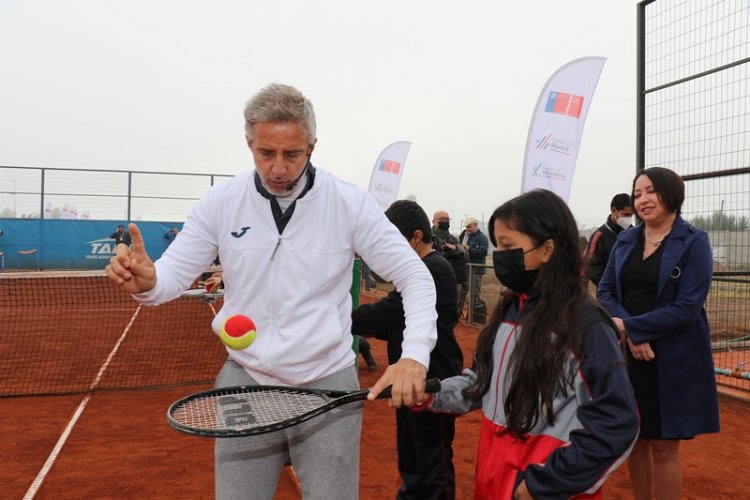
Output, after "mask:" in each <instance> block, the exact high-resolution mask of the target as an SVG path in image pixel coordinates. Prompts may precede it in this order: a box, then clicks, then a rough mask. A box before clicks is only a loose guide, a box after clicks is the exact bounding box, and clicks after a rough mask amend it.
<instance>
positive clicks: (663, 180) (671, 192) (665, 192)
mask: <svg viewBox="0 0 750 500" xmlns="http://www.w3.org/2000/svg"><path fill="white" fill-rule="evenodd" d="M642 175H645V176H646V177H648V178H649V180H650V181H651V183H652V184H653V185H654V191H655V192H656V194H657V195H658V196H659V199H660V200H661V202H662V203H663V204H664V207H665V208H666V209H667V210H669V211H670V212H679V211H680V209H681V208H682V202H683V201H685V183H684V182H683V181H682V177H680V176H679V175H677V173H675V172H673V171H672V170H669V169H668V168H664V167H651V168H647V169H644V170H641V171H640V172H638V173H637V174H636V176H635V179H633V189H632V191H631V193H632V197H633V200H635V181H637V180H638V178H639V177H640V176H642Z"/></svg>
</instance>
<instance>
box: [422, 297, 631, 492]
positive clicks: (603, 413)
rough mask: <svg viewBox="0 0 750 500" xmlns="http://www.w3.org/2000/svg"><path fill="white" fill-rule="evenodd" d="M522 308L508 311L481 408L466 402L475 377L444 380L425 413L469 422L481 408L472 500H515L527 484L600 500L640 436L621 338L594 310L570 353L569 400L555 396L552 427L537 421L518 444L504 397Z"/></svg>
mask: <svg viewBox="0 0 750 500" xmlns="http://www.w3.org/2000/svg"><path fill="white" fill-rule="evenodd" d="M518 304H519V300H516V301H515V303H514V304H513V305H512V306H511V307H510V308H509V310H508V311H507V313H506V315H505V317H504V318H503V321H502V323H501V324H500V327H499V329H498V332H497V336H496V338H495V344H494V347H493V350H494V352H493V354H494V357H493V359H494V360H495V362H494V365H495V366H494V367H493V377H492V384H491V386H490V389H489V391H488V392H487V393H486V394H485V395H484V396H483V398H482V401H481V402H477V401H471V400H468V399H466V398H464V396H463V395H462V394H461V391H462V390H463V389H464V388H466V387H467V386H468V385H469V384H470V383H471V382H472V381H473V380H474V378H475V373H474V372H473V371H472V370H469V369H466V370H464V372H463V374H462V375H459V376H456V377H451V378H448V379H445V380H443V383H442V389H441V390H440V392H439V393H437V394H435V395H434V396H433V398H432V400H431V402H430V403H429V406H428V408H429V409H430V410H431V411H435V412H446V413H451V414H464V413H467V412H469V411H471V410H474V409H476V408H479V407H481V409H482V413H483V419H482V428H481V433H480V438H479V446H478V451H477V471H476V472H477V483H476V488H475V497H476V498H481V499H510V498H512V497H513V492H514V491H515V489H516V487H517V486H518V485H519V484H520V482H521V481H522V480H524V479H525V481H526V486H527V488H528V490H529V492H530V493H531V494H532V495H533V497H534V498H536V499H541V498H550V499H551V498H599V497H600V496H601V487H602V485H603V484H604V481H605V480H606V479H607V477H608V476H609V475H610V474H611V473H612V472H613V471H614V470H615V469H616V468H617V467H619V466H620V464H622V463H623V462H624V460H625V459H626V458H627V456H628V454H629V453H630V451H631V449H632V447H633V445H634V444H635V440H636V438H637V435H638V428H639V424H638V422H639V418H638V412H637V408H636V402H635V397H634V396H633V390H632V388H631V386H630V382H629V380H628V374H627V370H626V366H625V363H624V361H623V356H622V351H621V349H620V346H619V344H618V342H617V335H616V334H615V331H614V329H613V328H612V327H611V325H610V324H609V323H608V322H607V321H606V320H605V319H604V318H603V317H602V316H601V314H600V313H599V312H598V311H597V310H596V309H595V307H594V306H593V305H592V306H590V307H588V308H587V309H586V311H585V314H584V317H583V319H582V322H581V324H582V325H583V326H582V328H583V335H582V342H581V348H580V352H571V353H570V363H572V364H573V365H574V366H573V368H574V369H575V377H574V380H573V382H572V386H568V390H567V394H563V393H562V391H561V392H560V393H558V395H557V396H556V398H555V400H554V403H553V408H554V415H555V423H554V424H553V425H550V424H549V423H548V422H547V420H546V419H543V418H540V419H539V421H538V422H537V424H536V425H535V426H534V427H533V428H532V430H531V432H529V433H528V434H527V435H526V436H525V440H523V441H522V440H520V439H518V438H516V437H514V436H512V435H511V434H510V433H508V432H506V423H507V420H506V415H505V411H504V409H503V401H504V399H505V398H504V395H505V394H506V393H507V390H508V388H509V387H510V380H509V379H508V361H509V359H510V355H511V353H512V352H513V348H514V346H515V344H516V340H517V339H518V338H519V336H520V335H523V332H522V331H521V327H520V325H519V319H520V312H519V306H518Z"/></svg>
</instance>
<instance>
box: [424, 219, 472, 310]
mask: <svg viewBox="0 0 750 500" xmlns="http://www.w3.org/2000/svg"><path fill="white" fill-rule="evenodd" d="M450 227H451V219H450V216H449V215H448V212H446V211H445V210H438V211H437V212H435V215H433V216H432V248H434V249H435V251H436V252H437V253H439V254H440V255H442V256H443V257H445V260H447V261H448V263H449V264H450V265H451V267H452V268H453V274H455V275H456V290H457V291H458V304H457V305H458V315H459V316H461V312H462V311H463V308H464V301H465V300H466V292H467V288H466V259H467V257H468V253H467V252H466V249H465V248H464V247H463V246H461V242H460V241H458V238H456V237H455V236H453V235H452V234H451V232H450Z"/></svg>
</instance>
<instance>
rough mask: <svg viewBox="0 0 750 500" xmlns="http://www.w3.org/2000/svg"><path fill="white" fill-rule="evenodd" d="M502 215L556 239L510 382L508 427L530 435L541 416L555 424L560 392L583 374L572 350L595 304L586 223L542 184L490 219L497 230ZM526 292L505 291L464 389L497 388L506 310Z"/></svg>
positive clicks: (474, 392) (471, 392)
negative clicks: (586, 274) (581, 243)
mask: <svg viewBox="0 0 750 500" xmlns="http://www.w3.org/2000/svg"><path fill="white" fill-rule="evenodd" d="M496 220H502V221H503V222H505V223H506V224H507V225H508V226H509V227H511V228H513V229H515V230H516V231H520V232H522V233H524V234H526V235H528V236H529V237H530V238H531V239H532V240H533V242H534V243H535V245H541V244H542V243H544V242H545V241H547V240H550V239H551V240H553V241H554V250H553V252H552V255H551V256H550V259H549V260H548V261H547V262H546V263H545V264H544V265H542V267H541V270H540V272H539V276H538V278H537V281H536V283H535V286H534V292H532V296H533V305H530V308H529V309H528V310H526V311H523V312H522V315H521V325H520V326H521V334H520V335H519V337H518V341H517V343H516V345H515V348H514V349H513V353H512V354H511V357H510V360H509V366H508V377H509V378H508V380H509V381H510V386H509V388H508V390H507V391H506V394H505V395H504V398H505V400H504V409H505V414H506V417H507V428H508V431H510V432H511V433H512V434H513V435H515V436H517V437H523V435H524V434H526V433H528V432H529V431H530V430H531V429H532V428H533V427H534V425H535V424H536V423H537V422H538V421H539V419H540V418H543V419H544V420H546V421H547V422H548V423H549V424H552V423H554V413H553V407H552V404H553V401H554V399H555V395H556V394H558V393H560V392H562V393H567V391H568V388H569V387H570V386H571V384H572V381H573V377H574V375H575V372H574V369H573V365H572V364H571V363H570V362H569V361H570V351H571V350H574V351H576V352H578V351H579V346H580V340H581V332H580V326H581V316H582V313H583V309H584V307H585V306H586V305H587V304H591V303H593V301H592V299H591V297H590V296H589V294H588V292H587V290H586V288H585V286H584V282H583V280H582V279H581V252H580V250H579V247H578V226H577V224H576V221H575V218H574V217H573V214H572V213H571V212H570V209H569V208H568V206H567V205H566V204H565V202H564V201H563V200H562V199H560V198H559V197H558V196H557V195H556V194H554V193H552V192H550V191H546V190H542V189H537V190H534V191H530V192H528V193H525V194H522V195H521V196H518V197H516V198H513V199H512V200H510V201H507V202H505V203H503V204H502V205H501V206H500V207H498V208H497V210H495V212H494V213H493V214H492V217H490V220H489V235H490V239H491V240H492V242H493V244H497V241H496V239H495V235H494V225H495V221H496ZM514 300H518V297H517V296H515V295H513V296H511V295H505V296H503V298H502V299H501V300H500V302H499V303H498V305H497V307H496V308H495V311H494V312H493V314H492V317H491V319H490V322H489V324H488V325H487V326H486V327H485V328H484V329H483V330H482V331H481V333H480V334H479V338H478V339H477V347H476V354H475V365H476V366H475V369H476V374H477V378H476V380H475V381H474V383H473V384H472V385H470V386H469V387H467V388H466V389H465V390H464V395H465V396H466V397H468V398H471V399H473V400H477V401H478V400H480V399H481V398H482V396H483V395H484V394H485V393H486V392H487V391H488V390H489V388H490V383H491V377H492V370H493V363H494V360H493V355H492V352H493V349H492V348H493V344H494V343H495V336H496V335H497V330H498V327H499V326H500V322H501V320H502V318H503V315H504V313H505V311H506V310H507V309H508V307H510V305H511V304H512V302H513V301H514Z"/></svg>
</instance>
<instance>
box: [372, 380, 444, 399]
mask: <svg viewBox="0 0 750 500" xmlns="http://www.w3.org/2000/svg"><path fill="white" fill-rule="evenodd" d="M391 387H392V386H390V385H389V386H388V387H386V388H385V389H383V390H382V391H380V394H378V397H377V399H388V398H390V397H391ZM424 391H425V392H428V393H430V394H433V393H435V392H440V379H439V378H428V379H427V381H426V382H425V384H424Z"/></svg>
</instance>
